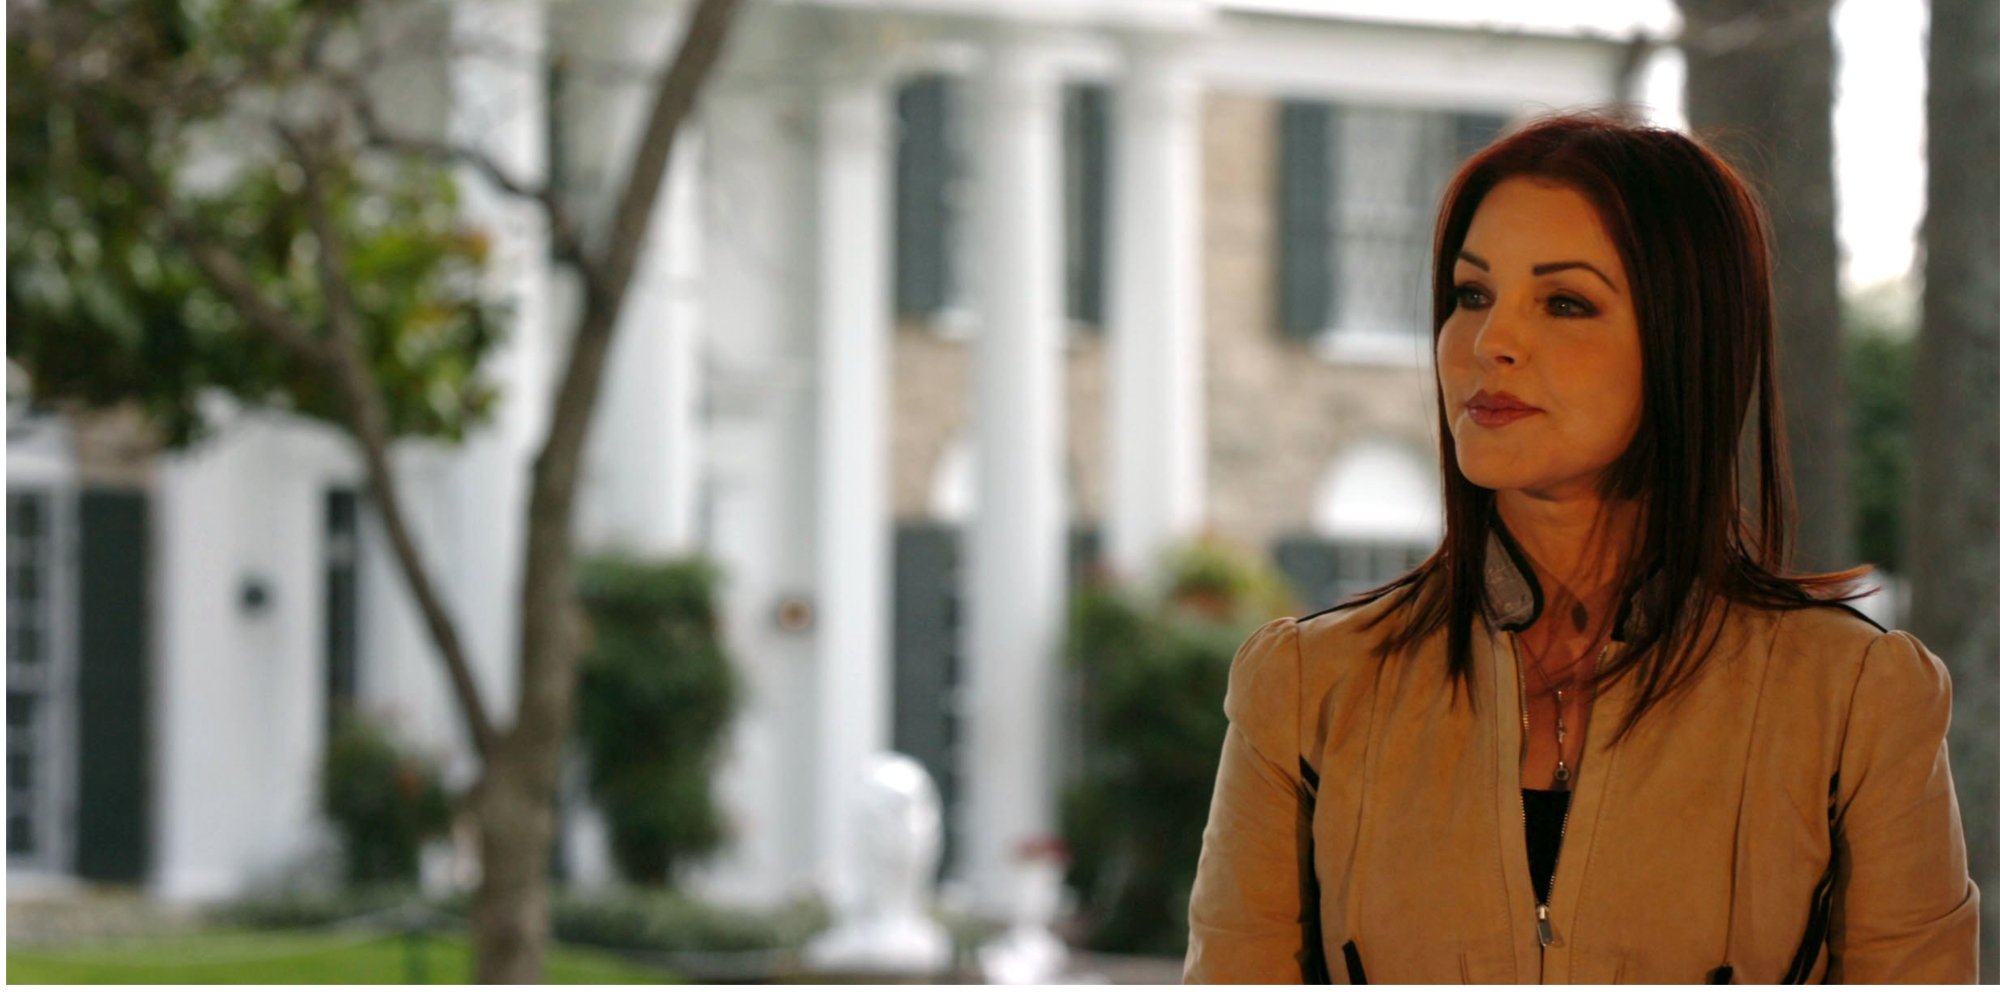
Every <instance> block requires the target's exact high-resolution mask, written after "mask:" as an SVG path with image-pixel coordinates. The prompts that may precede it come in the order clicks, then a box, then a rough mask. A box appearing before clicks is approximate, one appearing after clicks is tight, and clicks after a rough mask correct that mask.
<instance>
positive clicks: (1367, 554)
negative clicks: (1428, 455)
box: [1273, 438, 1444, 608]
mask: <svg viewBox="0 0 2000 1000" xmlns="http://www.w3.org/2000/svg"><path fill="white" fill-rule="evenodd" d="M1443 521H1444V517H1443V502H1442V499H1441V498H1440V495H1439V490H1438V483H1437V475H1436V473H1435V472H1433V471H1432V470H1431V467H1430V465H1429V464H1428V463H1426V462H1425V460H1424V458H1423V456H1422V455H1421V453H1419V452H1418V451H1416V450H1415V449H1412V448H1409V447H1406V446H1404V445H1403V444H1402V443H1400V442H1397V441H1394V440H1389V439H1384V438H1377V439H1373V440H1365V441H1361V442H1359V443H1357V444H1355V445H1353V446H1351V447H1349V448H1347V449H1345V450H1344V451H1343V452H1342V453H1341V454H1340V455H1339V456H1338V457H1336V458H1335V459H1334V461H1333V462H1332V463H1331V464H1330V465H1329V466H1328V467H1327V471H1326V474H1325V475H1324V476H1322V477H1321V478H1320V482H1319V488H1318V491H1317V493H1316V495H1315V496H1314V498H1313V510H1312V530H1311V531H1310V532H1308V533H1302V534H1297V535H1292V536H1289V537H1286V538H1283V539H1280V540H1279V541H1278V543H1277V545H1276V547H1275V551H1274V553H1273V555H1274V557H1275V559H1276V561H1277V563H1278V566H1279V568H1280V569H1281V570H1283V571H1284V573H1285V575H1286V576H1287V577H1288V578H1289V579H1290V580H1291V581H1292V587H1293V589H1294V591H1295V592H1296V593H1297V594H1298V596H1299V598H1300V599H1301V600H1303V601H1305V602H1306V603H1307V604H1308V606H1310V607H1313V608H1325V607H1331V606H1333V605H1334V604H1338V603H1339V602H1341V601H1343V600H1346V599H1347V598H1349V597H1352V596H1354V595H1355V594H1357V593H1360V592H1361V591H1364V590H1369V589H1371V588H1374V587H1378V586H1381V585H1382V584H1385V583H1388V582H1389V581H1390V580H1393V579H1395V578H1396V577H1398V576H1401V575H1402V574H1404V573H1405V572H1408V571H1409V570H1411V569H1414V568H1415V567H1416V566H1417V564H1418V563H1421V562H1423V561H1424V559H1425V558H1427V557H1428V556H1429V555H1430V554H1431V552H1432V551H1433V550H1434V549H1436V548H1437V544H1438V540H1439V539H1440V538H1441V537H1442V535H1443Z"/></svg>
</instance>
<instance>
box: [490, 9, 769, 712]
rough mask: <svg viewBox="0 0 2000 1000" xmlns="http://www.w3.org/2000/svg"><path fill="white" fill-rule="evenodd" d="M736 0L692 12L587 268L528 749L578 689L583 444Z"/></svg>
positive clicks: (528, 569) (525, 648) (536, 541)
mask: <svg viewBox="0 0 2000 1000" xmlns="http://www.w3.org/2000/svg"><path fill="white" fill-rule="evenodd" d="M737 3H738V0H701V2H700V3H699V5H697V6H696V7H695V9H694V10H693V12H692V13H691V14H690V15H689V18H688V24H687V29H686V31H685V32H684V33H683V34H682V36H681V43H680V47H679V49H678V50H677V51H676V52H675V53H674V59H673V63H672V65H671V68H670V69H668V71H667V72H665V73H663V74H661V75H660V78H659V83H658V85H657V87H656V89H655V91H654V98H653V104H652V110H651V113H650V114H649V115H648V116H647V119H646V124H645V130H644V132H643V133H642V134H641V137H640V140H639V142H638V145H637V150H638V152H637V153H636V155H634V156H633V158H632V165H631V169H630V170H629V171H628V172H627V173H626V176H625V187H624V189H623V191H622V192H621V193H620V196H619V198H618V201H617V209H616V212H615V214H614V216H613V218H612V230H611V239H610V242H609V243H608V244H607V245H606V247H605V252H604V257H603V258H602V259H601V262H600V264H599V265H598V266H596V267H593V268H590V269H588V270H587V271H586V272H585V281H584V308H583V315H582V317H581V318H580V319H579V321H578V324H577V329H576V333H575V335H574V336H573V337H571V338H570V343H569V356H568V358H567V360H566V362H565V364H564V367H563V372H562V377H561V382H560V383H559V384H558V386H557V389H556V398H555V405H554V407H553V408H552V410H551V412H550V415H549V429H548V433H547V436H546V437H545V438H544V440H543V442H542V447H541V450H540V451H539V452H538V453H537V454H536V456H535V462H534V467H533V471H532V478H531V480H530V483H529V493H528V540H527V550H526V553H525V568H524V572H523V573H522V588H523V592H522V595H521V596H522V603H521V606H522V608H523V609H524V611H526V612H527V613H526V614H524V616H523V618H522V621H521V650H522V658H521V662H522V666H523V671H522V677H521V686H520V689H519V693H518V699H517V705H518V709H517V711H516V714H515V718H516V719H517V720H518V722H517V729H516V731H517V734H518V735H520V736H521V737H522V739H523V740H524V742H526V743H527V744H529V745H540V744H546V743H552V742H553V741H554V738H555V737H556V736H557V735H559V734H560V732H561V728H560V727H561V726H562V725H563V721H564V720H566V719H567V718H568V714H567V713H568V710H569V700H570V696H571V694H572V693H573V690H574V687H575V682H576V678H575V671H573V670H558V669H553V668H554V665H555V664H558V663H560V662H564V661H565V659H566V658H567V656H568V655H569V651H570V650H571V648H572V647H573V646H574V644H575V642H576V632H577V627H576V625H575V623H574V622H572V621H571V620H570V619H571V615H570V613H569V609H570V607H571V597H572V591H573V587H572V582H571V580H570V550H569V547H570V521H571V514H572V512H573V509H574V507H575V498H576V484H577V477H578V468H579V464H580V462H581V460H582V453H583V444H584V441H585V439H586V438H587V436H588V434H589V431H590V422H591V419H592V418H593V416H594V414H595V411H596V409H597V407H596V402H597V397H598V390H599V386H600V384H601V383H602V381H603V374H604V365H605V359H606V357H607V356H608V354H609V350H610V344H611V336H612V334H613V333H614V332H615V329H616V325H617V321H618V314H619V311H620V308H621V306H622V304H623V301H624V298H625V293H626V291H627V290H628V288H629V287H630V285H631V282H632V273H633V270H634V268H635V266H636V262H637V261H638V258H639V254H640V251H641V250H642V249H643V248H644V246H645V240H646V235H647V233H648V231H649V229H650V220H651V219H652V215H653V208H654V205H655V203H656V202H657V201H658V198H659V193H660V187H661V183H662V181H663V180H664V178H665V175H666V172H667V164H668V162H669V160H670V159H671V157H672V154H673V147H674V139H675V137H676V135H677V134H678V132H679V130H680V126H681V123H682V122H684V121H685V120H686V119H687V116H688V112H689V111H690V110H691V109H692V107H693V106H694V100H695V97H696V95H697V94H698V93H699V92H700V90H701V85H702V81H703V80H704V79H706V78H707V76H708V74H709V71H710V70H711V69H713V68H714V66H715V63H716V61H717V60H718V58H719V57H720V55H721V51H722V42H723V39H724V38H725V37H726V35H727V32H728V28H729V23H730V20H731V18H732V17H733V16H734V14H735V11H736V8H737Z"/></svg>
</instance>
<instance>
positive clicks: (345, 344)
mask: <svg viewBox="0 0 2000 1000" xmlns="http://www.w3.org/2000/svg"><path fill="white" fill-rule="evenodd" d="M278 134H279V136H280V137H281V138H282V139H283V140H284V141H285V142H286V144H288V145H290V146H291V147H292V150H293V155H294V156H295V158H296V159H297V161H298V164H299V167H300V170H301V172H302V173H303V174H304V176H305V194H306V208H307V213H308V217H309V219H310V220H311V225H312V231H313V237H314V238H315V239H316V240H317V241H318V243H319V253H318V254H316V255H315V258H316V267H317V269H318V272H319V283H320V291H321V292H322V294H324V295H325V296H326V307H327V316H328V319H329V325H330V326H331V328H332V337H331V339H330V340H329V341H328V345H327V347H328V349H327V351H326V355H327V360H328V361H329V363H330V364H329V367H330V368H331V369H332V372H333V378H334V381H335V383H336V384H337V388H338V391H339V392H340V395H341V398H342V399H343V400H344V401H345V402H346V404H347V411H348V421H349V429H350V430H351V431H352V432H353V436H354V439H355V442H356V443H357V444H358V445H360V448H361V455H362V460H363V461H364V462H365V463H366V464H367V466H368V482H369V485H370V487H371V488H372V492H373V493H374V498H375V504H376V507H377V509H378V510H379V512H380V513H381V515H382V523H383V525H384V527H386V528H387V529H388V532H389V541H390V545H391V546H392V547H393V548H394V550H395V552H396V561H397V562H398V563H400V564H401V565H402V566H403V569H404V571H405V574H406V576H407V578H408V579H409V582H410V590H411V592H412V593H413V594H414V595H415V597H416V599H417V605H418V607H419V608H420V609H421V610H422V612H423V616H424V622H425V624H426V625H427V626H428V627H429V628H430V631H431V635H432V638H433V639H434V640H435V641H436V642H437V644H438V648H439V650H440V651H441V652H442V653H443V655H444V662H445V669H446V671H447V672H448V674H449V675H450V680H451V687H452V694H453V695H454V696H455V697H456V698H457V699H458V702H459V708H460V709H461V710H462V711H464V713H465V720H466V726H467V728H468V729H470V730H471V732H472V743H473V747H474V748H475V749H476V750H477V751H478V752H479V755H480V756H481V757H482V758H484V757H486V756H487V755H488V754H490V753H491V752H492V749H493V745H494V738H495V733H494V729H493V722H492V719H491V717H490V716H488V715H487V714H486V705H485V701H484V700H483V699H482V698H481V697H480V696H479V684H478V681H477V679H476V678H475V677H474V676H473V673H472V662H471V657H470V656H469V655H468V654H467V652H466V650H465V645H464V642H463V641H462V640H461V639H460V638H459V635H458V629H457V626H456V625H454V624H453V622H452V619H451V614H450V613H449V612H448V611H446V610H445V607H444V602H443V601H442V600H441V599H440V597H439V595H438V593H437V588H436V586H435V584H434V583H433V582H432V578H431V575H430V572H429V570H428V569H427V568H426V567H425V565H424V562H423V555H422V553H420V552H419V551H418V550H417V546H416V540H415V539H414V538H413V537H412V536H411V534H410V527H409V518H408V517H407V516H406V515H405V513H404V511H403V502H402V497H401V495H400V493H399V491H398V489H397V480H396V477H395V474H394V472H393V470H392V469H391V468H390V467H389V442H390V432H389V419H388V414H387V412H386V411H385V409H384V407H383V405H382V396H381V392H380V388H379V386H377V385H376V384H375V382H374V381H373V380H372V379H371V378H370V377H369V376H368V374H367V371H368V362H367V360H366V358H365V357H364V356H363V352H362V345H361V324H360V320H359V317H358V315H357V313H356V311H355V308H354V301H353V299H352V298H351V296H350V294H349V293H350V289H349V287H348V281H347V273H346V271H347V251H346V247H345V245H344V244H343V243H342V241H341V238H340V230H339V229H338V227H336V226H335V225H334V223H333V219H332V216H331V215H330V213H329V209H328V199H327V193H326V187H325V177H324V175H323V174H322V173H321V156H322V154H321V152H320V147H319V146H317V145H316V144H314V143H311V142H309V141H307V140H305V139H303V138H301V137H300V136H298V135H297V134H296V133H294V132H292V131H291V130H289V129H280V130H279V133H278Z"/></svg>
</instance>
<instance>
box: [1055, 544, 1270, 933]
mask: <svg viewBox="0 0 2000 1000" xmlns="http://www.w3.org/2000/svg"><path fill="white" fill-rule="evenodd" d="M1167 566H1168V581H1167V586H1166V587H1165V588H1163V593H1164V597H1163V598H1160V599H1151V598H1146V597H1141V596H1138V595H1135V594H1133V593H1130V592H1127V591H1124V590H1121V589H1119V588H1117V587H1116V586H1108V585H1102V584H1097V585H1091V586H1086V587H1084V588H1082V589H1081V590H1079V592H1078V594H1077V596H1076V599H1075V602H1074V604H1073V606H1072V611H1071V619H1070V645H1069V660H1070V667H1071V669H1072V670H1073V671H1074V672H1075V675H1076V681H1077V693H1078V700H1079V708H1080V710H1081V716H1082V724H1083V745H1082V747H1081V748H1080V758H1081V759H1080V761H1079V764H1080V767H1079V772H1080V775H1081V776H1080V778H1079V779H1078V780H1077V781H1076V782H1075V783H1074V784H1072V785H1071V786H1070V787H1069V788H1068V789H1067V790H1066V791H1065V793H1064V796H1063V808H1062V813H1063V830H1064V837H1065V838H1066V839H1067V840H1068V842H1069V845H1070V848H1071V851H1072V854H1073V861H1072V864H1071V866H1070V871H1069V882H1070V884H1071V885H1072V886H1073V887H1074V888H1075V889H1076V891H1077V893H1078V898H1079V902H1080V904H1081V905H1080V910H1081V913H1080V918H1081V923H1082V925H1083V927H1084V933H1085V936H1086V938H1087V943H1088V945H1089V946H1090V947H1092V948H1094V949H1098V950H1103V951H1118V952H1148V953H1156V954H1169V955H1177V954H1180V953H1181V951H1182V950H1183V949H1184V948H1185V947H1186V945H1187V903H1188V892H1189V890H1190V889H1191V888H1192V886H1193V884H1194V870H1195V864H1196V862H1197V861H1198V860H1199V858H1200V856H1201V832H1202V826H1203V824H1204V823H1205V822H1206V819H1207V815H1208V801H1209V796H1210V794H1211V792H1212V791H1213V790H1214V787H1215V772H1216V764H1217V761H1218V759H1219V756H1220V752H1221V747H1222V736H1223V731H1224V729H1225V728H1226V726H1227V722H1226V720H1225V719H1224V717H1223V714H1222V696H1223V693H1224V691H1225V690H1226V688H1227V685H1228V676H1229V662H1230V659H1231V658H1232V657H1233V656H1234V654H1235V652H1236V649H1237V647H1238V646H1239V645H1240V644H1241V643H1242V641H1243V639H1244V637H1245V636H1246V635H1247V634H1248V633H1249V632H1250V631H1251V630H1252V629H1253V628H1255V627H1256V626H1257V625H1260V624H1262V623H1263V622H1265V621H1268V620H1270V619H1271V618H1273V617H1277V616H1279V615H1283V614H1287V613H1290V612H1291V611H1292V605H1291V601H1290V598H1289V596H1288V595H1287V593H1286V589H1285V586H1284V584H1283V583H1282V582H1281V580H1280V578H1279V577H1278V576H1277V575H1276V573H1275V572H1274V571H1273V570H1272V569H1270V568H1269V567H1267V566H1264V565H1261V564H1260V563H1259V562H1258V561H1256V560H1255V559H1254V558H1253V557H1251V556H1249V555H1247V554H1244V553H1241V552H1238V551H1236V550H1233V549H1231V548H1229V547H1227V546H1225V545H1223V544H1222V543H1219V542H1215V541H1205V542H1202V543H1198V544H1196V545H1195V546H1192V547H1190V548H1187V549H1184V550H1182V551H1180V552H1178V553H1176V554H1175V555H1173V556H1172V557H1170V558H1169V559H1168V560H1167Z"/></svg>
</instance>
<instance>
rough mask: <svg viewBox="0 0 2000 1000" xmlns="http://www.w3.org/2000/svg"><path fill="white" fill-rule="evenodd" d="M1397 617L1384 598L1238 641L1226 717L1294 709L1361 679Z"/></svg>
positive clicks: (1278, 624)
mask: <svg viewBox="0 0 2000 1000" xmlns="http://www.w3.org/2000/svg"><path fill="white" fill-rule="evenodd" d="M1402 614H1403V609H1402V608H1400V607H1399V606H1398V605H1397V604H1396V603H1395V602H1393V600H1392V599H1391V596H1389V595H1384V596H1379V597H1376V598H1374V599H1372V600H1369V601H1366V602H1362V603H1358V604H1341V605H1335V606H1334V607H1331V608H1327V609H1325V610H1321V611H1315V612H1312V613H1309V614H1304V615H1298V616H1292V617H1284V618H1278V619H1274V620H1272V621H1269V622H1266V623H1265V624H1264V625H1263V626H1261V627H1260V628H1258V629H1257V630H1256V631H1255V632H1253V633H1251V635H1250V636H1249V637H1248V638H1246V639H1245V640H1244V641H1243V644H1242V646H1241V647H1240V648H1239V649H1238V650H1237V653H1236V658H1235V662H1234V663H1233V664H1232V665H1231V667H1230V672H1229V673H1230V679H1229V692H1230V693H1229V698H1230V702H1231V705H1230V708H1231V714H1230V717H1231V718H1232V719H1234V718H1237V713H1236V711H1235V710H1236V709H1237V708H1239V707H1240V708H1242V709H1245V710H1248V711H1256V712H1258V714H1270V713H1272V712H1274V711H1276V710H1277V708H1278V706H1281V705H1282V706H1285V707H1286V708H1291V709H1295V708H1297V707H1298V706H1300V705H1303V704H1308V703H1313V702H1318V701H1320V700H1322V699H1324V698H1325V697H1327V696H1328V695H1329V693H1330V692H1332V691H1334V690H1336V689H1340V688H1345V687H1351V686H1353V682H1355V681H1357V680H1363V679H1365V678H1366V677H1367V676H1369V675H1371V674H1372V670H1370V669H1369V667H1370V665H1378V657H1377V649H1378V647H1379V646H1380V645H1381V642H1382V640H1383V639H1384V638H1385V637H1386V636H1387V635H1388V634H1390V632H1391V631H1392V630H1393V629H1394V628H1395V627H1396V625H1397V624H1398V623H1399V622H1400V621H1401V616H1402Z"/></svg>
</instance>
